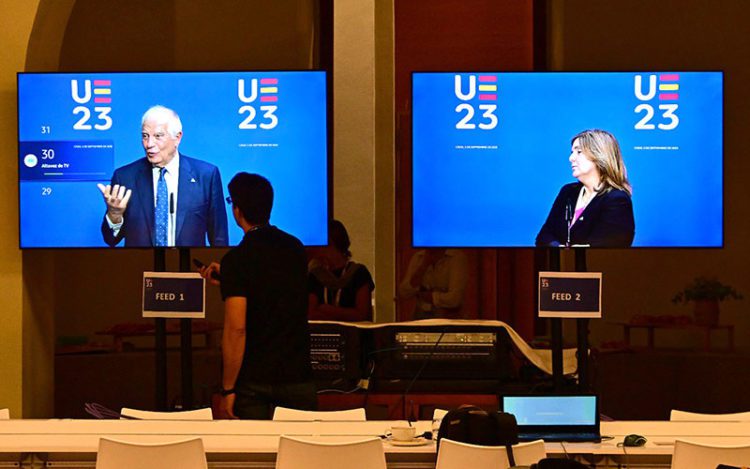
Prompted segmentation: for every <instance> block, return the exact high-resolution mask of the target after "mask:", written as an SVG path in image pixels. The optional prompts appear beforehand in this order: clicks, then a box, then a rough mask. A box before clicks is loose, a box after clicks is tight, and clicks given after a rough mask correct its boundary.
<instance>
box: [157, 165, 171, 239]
mask: <svg viewBox="0 0 750 469" xmlns="http://www.w3.org/2000/svg"><path fill="white" fill-rule="evenodd" d="M166 171H167V169H166V168H160V170H159V181H158V182H157V183H156V209H155V210H154V218H155V222H156V245H157V246H166V245H167V226H168V224H169V201H168V200H167V199H168V198H169V194H168V191H167V181H165V180H164V173H165V172H166Z"/></svg>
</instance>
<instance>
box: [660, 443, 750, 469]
mask: <svg viewBox="0 0 750 469" xmlns="http://www.w3.org/2000/svg"><path fill="white" fill-rule="evenodd" d="M719 464H727V465H730V466H747V465H748V464H750V446H708V445H703V444H698V443H693V442H690V441H682V440H677V441H675V442H674V453H673V455H672V469H715V468H716V466H718V465H719Z"/></svg>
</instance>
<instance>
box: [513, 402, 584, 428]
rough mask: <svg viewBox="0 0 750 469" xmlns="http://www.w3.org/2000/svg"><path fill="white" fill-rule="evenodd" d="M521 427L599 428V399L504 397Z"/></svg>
mask: <svg viewBox="0 0 750 469" xmlns="http://www.w3.org/2000/svg"><path fill="white" fill-rule="evenodd" d="M503 410H504V411H505V412H508V413H511V414H513V415H514V416H515V417H516V421H517V422H518V425H519V427H528V426H533V427H545V426H550V427H560V426H574V427H586V426H595V427H596V426H598V424H599V421H598V418H597V417H598V412H597V405H596V396H594V395H586V396H503Z"/></svg>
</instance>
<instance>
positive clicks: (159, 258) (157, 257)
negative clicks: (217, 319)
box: [154, 247, 193, 412]
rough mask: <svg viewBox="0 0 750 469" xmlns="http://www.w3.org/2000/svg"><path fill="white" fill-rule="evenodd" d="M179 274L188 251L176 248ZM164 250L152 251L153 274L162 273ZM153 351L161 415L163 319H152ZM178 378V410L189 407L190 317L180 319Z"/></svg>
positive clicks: (187, 263) (186, 264)
mask: <svg viewBox="0 0 750 469" xmlns="http://www.w3.org/2000/svg"><path fill="white" fill-rule="evenodd" d="M179 254H180V272H190V249H188V248H179ZM166 270H167V255H166V249H165V248H163V247H158V248H155V249H154V272H166ZM154 329H155V331H154V334H155V344H154V348H155V349H156V366H155V369H156V380H155V382H156V410H158V411H160V412H165V411H167V410H169V408H168V405H167V320H166V319H165V318H154ZM180 377H181V385H182V386H181V387H182V408H183V409H184V410H190V409H192V408H193V323H192V319H190V318H182V319H180Z"/></svg>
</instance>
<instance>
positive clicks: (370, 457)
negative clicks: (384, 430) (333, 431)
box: [276, 435, 386, 469]
mask: <svg viewBox="0 0 750 469" xmlns="http://www.w3.org/2000/svg"><path fill="white" fill-rule="evenodd" d="M352 467H356V468H357V469H385V468H386V466H385V453H384V451H383V442H382V441H381V440H380V438H368V439H366V440H358V441H350V442H345V443H321V442H315V441H305V440H298V439H296V438H290V437H288V436H284V435H282V436H281V437H280V438H279V450H278V453H277V455H276V469H350V468H352Z"/></svg>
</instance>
